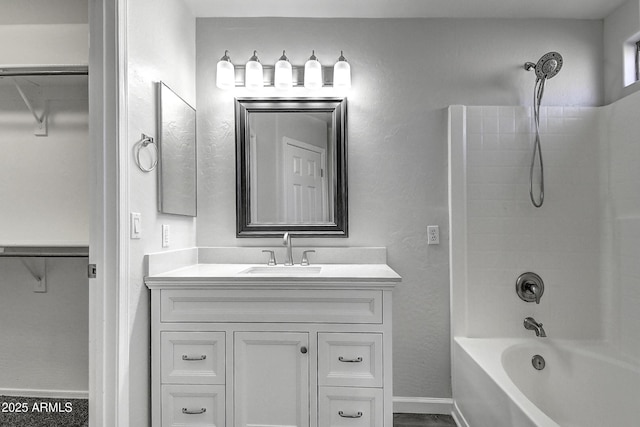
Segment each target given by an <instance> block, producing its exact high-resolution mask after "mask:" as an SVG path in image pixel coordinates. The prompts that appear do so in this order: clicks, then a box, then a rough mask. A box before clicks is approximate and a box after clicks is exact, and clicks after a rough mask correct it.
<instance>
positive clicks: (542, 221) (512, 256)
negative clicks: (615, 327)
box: [452, 81, 602, 338]
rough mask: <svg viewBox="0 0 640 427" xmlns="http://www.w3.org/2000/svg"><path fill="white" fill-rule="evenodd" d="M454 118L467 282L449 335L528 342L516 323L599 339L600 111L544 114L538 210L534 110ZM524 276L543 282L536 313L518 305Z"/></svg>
mask: <svg viewBox="0 0 640 427" xmlns="http://www.w3.org/2000/svg"><path fill="white" fill-rule="evenodd" d="M552 83H555V81H552V82H550V83H549V84H548V87H547V91H548V92H551V91H552V87H551V84H552ZM452 109H463V110H466V128H465V129H466V229H467V241H466V257H467V259H466V262H467V268H466V274H467V282H466V285H464V284H461V286H466V288H465V291H464V292H465V293H466V295H465V296H464V298H466V300H467V312H466V315H467V316H468V318H467V321H466V324H464V325H463V324H460V325H458V326H459V327H458V328H455V329H456V330H455V331H454V333H455V334H456V335H461V336H469V337H495V336H514V337H525V336H529V335H530V334H532V332H530V331H527V330H525V329H524V328H523V326H522V320H523V319H524V317H526V316H533V317H534V318H535V319H536V320H537V321H539V322H543V323H544V325H545V329H546V331H547V334H548V335H549V336H553V337H556V338H600V337H601V336H602V327H601V322H600V320H601V315H600V310H601V307H600V304H599V299H600V292H599V289H600V264H599V259H600V246H599V239H600V232H599V230H600V227H601V222H600V212H599V203H600V202H601V200H600V198H599V194H600V185H599V182H598V178H599V176H598V167H599V158H598V154H599V152H598V141H599V139H598V135H599V132H600V128H599V120H598V111H599V110H598V109H597V108H589V107H543V108H542V109H541V119H540V127H541V129H540V130H541V143H542V147H543V157H544V166H545V201H544V205H543V206H542V208H539V209H536V208H535V207H533V205H532V204H531V202H530V200H529V165H530V162H531V155H532V153H531V146H532V141H533V137H534V135H533V126H532V122H533V119H532V110H531V108H528V107H452ZM452 126H464V124H463V123H457V124H454V123H452ZM452 142H453V141H452ZM534 188H537V187H534ZM453 191H455V190H453ZM454 196H457V195H454ZM527 271H532V272H535V273H537V274H539V275H540V276H541V277H542V279H543V280H544V283H545V292H544V295H543V297H542V300H541V302H540V304H539V305H537V304H534V303H525V302H524V301H521V300H520V299H519V298H518V296H517V295H516V292H515V282H516V279H517V278H518V276H519V275H520V274H522V273H524V272H527ZM453 315H454V317H456V316H457V315H458V312H454V313H453ZM584 325H590V326H589V327H588V328H585V327H584Z"/></svg>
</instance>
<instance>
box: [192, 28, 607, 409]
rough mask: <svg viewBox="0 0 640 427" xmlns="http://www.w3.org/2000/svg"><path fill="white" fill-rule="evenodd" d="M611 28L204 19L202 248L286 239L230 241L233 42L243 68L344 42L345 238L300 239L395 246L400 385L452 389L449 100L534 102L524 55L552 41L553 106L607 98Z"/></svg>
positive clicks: (532, 55)
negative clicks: (348, 80) (431, 236)
mask: <svg viewBox="0 0 640 427" xmlns="http://www.w3.org/2000/svg"><path fill="white" fill-rule="evenodd" d="M602 26H603V25H602V21H577V20H571V21H568V20H499V19H490V20H476V19H454V20H452V19H406V20H398V19H379V20H378V19H276V18H255V19H231V18H225V19H198V20H197V25H196V68H197V81H196V86H197V88H198V90H197V104H198V144H199V160H200V164H199V169H200V172H199V189H198V190H199V194H198V207H199V213H198V230H197V243H198V245H199V246H267V245H277V244H279V243H280V242H279V241H276V240H269V239H262V240H258V239H242V240H239V239H236V237H235V151H234V150H235V148H234V147H235V142H234V104H233V98H234V96H236V95H238V93H237V91H231V92H222V91H220V90H218V89H216V87H215V65H216V62H217V60H218V59H219V58H220V57H221V56H222V54H223V53H224V50H225V49H228V50H229V51H230V54H231V57H232V60H234V61H235V62H236V63H237V64H242V63H244V62H245V61H246V60H247V59H248V58H249V56H250V55H251V53H252V51H253V49H257V50H258V52H259V55H260V58H261V60H262V62H263V63H265V64H273V63H275V61H276V60H277V58H278V57H279V56H280V54H281V53H282V49H286V50H287V56H288V57H289V58H290V60H291V61H292V63H293V64H295V65H301V64H303V63H304V60H305V59H306V58H307V57H308V56H309V55H310V52H311V49H315V50H316V55H317V56H318V58H319V59H320V60H321V61H324V63H325V64H331V63H333V61H335V60H336V59H337V57H338V56H339V55H340V50H344V53H345V56H346V57H347V59H349V61H350V63H351V67H352V77H353V87H352V89H351V91H350V92H349V93H348V99H349V120H348V123H349V128H348V132H349V147H348V149H349V221H350V237H349V238H348V239H332V240H330V239H309V240H308V241H301V242H295V241H294V244H298V245H300V244H309V245H319V246H320V245H322V246H333V245H339V246H386V247H387V248H388V262H389V265H390V266H391V267H392V268H394V269H395V270H396V271H397V272H398V273H399V274H400V275H402V277H403V282H402V283H401V284H400V285H399V286H398V287H397V289H396V291H395V293H394V319H393V320H394V333H395V335H394V395H395V396H410V397H411V396H415V397H449V396H451V381H450V362H449V271H448V268H449V265H448V249H449V247H448V246H449V242H448V239H447V233H448V207H447V114H446V107H447V106H448V105H451V104H466V105H529V103H530V102H531V98H532V91H533V85H534V80H535V78H534V75H533V74H532V73H528V72H526V71H524V69H523V64H524V62H526V61H537V60H538V58H540V56H541V55H542V54H544V53H546V52H547V51H550V50H556V51H558V52H561V53H562V54H563V56H564V59H565V64H564V68H563V70H562V72H561V73H560V74H559V75H558V76H557V77H555V78H554V79H553V80H550V81H549V82H548V83H547V86H546V92H545V99H544V104H545V105H587V106H596V105H601V104H602V103H603V99H604V97H603V87H602V81H603V70H602V68H603V67H602V57H603V48H602V44H603V42H602V36H603V30H602ZM272 93H273V92H272ZM298 94H299V95H301V96H304V95H306V93H305V92H304V90H302V89H300V90H299V92H298ZM243 95H246V93H243ZM428 224H438V225H440V230H441V244H440V245H439V246H429V247H428V246H427V236H426V226H427V225H428Z"/></svg>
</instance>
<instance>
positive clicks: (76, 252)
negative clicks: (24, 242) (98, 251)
mask: <svg viewBox="0 0 640 427" xmlns="http://www.w3.org/2000/svg"><path fill="white" fill-rule="evenodd" d="M7 257H13V258H30V257H44V258H88V257H89V247H88V246H5V247H2V246H0V258H7Z"/></svg>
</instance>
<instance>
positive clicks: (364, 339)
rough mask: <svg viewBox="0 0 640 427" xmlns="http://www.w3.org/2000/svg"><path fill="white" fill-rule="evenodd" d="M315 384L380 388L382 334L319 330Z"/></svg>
mask: <svg viewBox="0 0 640 427" xmlns="http://www.w3.org/2000/svg"><path fill="white" fill-rule="evenodd" d="M318 384H319V385H321V386H354V387H382V334H367V333H319V334H318Z"/></svg>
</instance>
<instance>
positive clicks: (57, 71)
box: [0, 65, 89, 77]
mask: <svg viewBox="0 0 640 427" xmlns="http://www.w3.org/2000/svg"><path fill="white" fill-rule="evenodd" d="M88 74H89V67H88V66H87V65H34V66H25V65H20V66H16V65H0V77H27V76H86V75H88Z"/></svg>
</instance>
